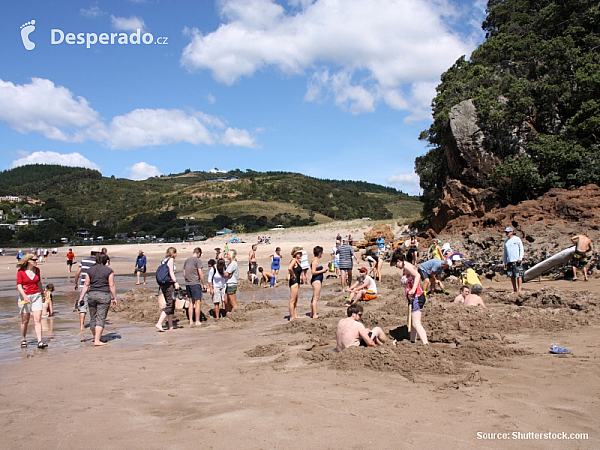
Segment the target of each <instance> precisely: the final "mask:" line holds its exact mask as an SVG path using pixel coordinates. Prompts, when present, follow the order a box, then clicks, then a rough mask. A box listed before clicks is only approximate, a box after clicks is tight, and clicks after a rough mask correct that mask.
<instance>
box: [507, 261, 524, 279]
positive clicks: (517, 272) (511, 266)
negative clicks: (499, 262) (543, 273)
mask: <svg viewBox="0 0 600 450" xmlns="http://www.w3.org/2000/svg"><path fill="white" fill-rule="evenodd" d="M506 276H508V278H523V264H522V263H520V262H516V261H514V262H509V263H506Z"/></svg>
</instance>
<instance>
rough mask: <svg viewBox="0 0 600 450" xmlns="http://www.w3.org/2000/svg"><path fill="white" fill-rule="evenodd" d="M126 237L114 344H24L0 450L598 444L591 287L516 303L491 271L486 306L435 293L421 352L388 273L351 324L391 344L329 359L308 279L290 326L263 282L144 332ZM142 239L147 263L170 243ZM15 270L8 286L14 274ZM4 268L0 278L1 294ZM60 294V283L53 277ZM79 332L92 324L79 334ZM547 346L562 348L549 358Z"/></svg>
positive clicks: (325, 307)
mask: <svg viewBox="0 0 600 450" xmlns="http://www.w3.org/2000/svg"><path fill="white" fill-rule="evenodd" d="M286 231H288V230H286ZM340 232H342V234H345V233H344V230H342V229H340ZM351 232H352V234H353V235H354V236H355V237H359V236H360V237H362V234H359V233H357V232H355V231H353V229H351ZM274 233H275V232H273V233H272V234H271V236H272V237H273V235H274ZM302 233H307V234H305V235H302ZM310 233H313V234H310ZM336 233H337V229H336V230H334V231H333V232H332V231H331V230H319V229H317V230H311V231H310V232H306V231H302V232H300V233H297V234H294V232H293V231H289V232H288V234H287V237H286V238H285V239H284V237H283V236H282V237H281V239H279V243H278V242H277V241H275V244H273V245H270V246H259V252H258V255H259V264H260V265H265V266H266V261H267V258H266V256H267V255H268V254H269V253H270V252H272V251H273V250H274V248H275V246H276V245H280V246H282V247H284V252H282V253H283V255H284V258H283V261H284V267H285V262H286V261H289V257H288V255H289V249H291V246H293V245H295V243H296V241H297V243H300V244H306V243H309V245H310V246H314V245H315V244H316V243H320V242H323V244H326V245H327V247H326V252H328V251H329V250H328V248H329V247H331V245H332V241H333V237H335V234H336ZM346 234H347V232H346ZM254 239H256V237H254ZM273 240H275V239H273ZM219 242H220V243H223V242H224V240H222V239H221V240H219ZM214 246H215V245H214V243H208V245H207V244H201V247H202V248H204V249H205V253H209V256H211V257H212V256H213V255H212V254H213V252H212V251H211V252H209V251H208V249H212V248H214ZM221 246H222V245H221ZM249 246H250V244H241V245H236V246H233V247H234V248H238V247H239V248H240V253H241V256H240V258H239V260H240V267H244V265H243V260H247V253H248V250H249ZM288 246H289V249H286V247H288ZM323 246H324V247H325V245H323ZM122 247H123V248H121V247H119V246H115V247H111V248H109V253H110V254H111V258H112V263H111V264H112V265H113V268H115V269H116V270H117V273H119V271H121V273H122V274H123V279H122V281H121V282H120V283H119V285H120V286H119V289H120V290H121V291H128V290H129V289H130V288H131V289H132V290H131V291H129V292H127V293H125V294H123V295H120V302H121V307H120V308H119V309H120V311H119V312H114V311H111V312H110V313H109V319H110V322H111V323H110V325H109V326H107V329H106V331H105V333H107V334H109V335H110V336H112V338H111V339H110V340H109V345H107V346H104V347H102V348H94V347H93V346H92V345H91V344H90V343H89V342H77V339H76V338H75V337H78V336H80V333H79V331H78V330H75V329H74V330H73V331H72V335H73V336H74V337H73V338H72V341H73V344H69V345H62V346H58V345H51V347H50V348H49V349H48V350H46V351H40V350H37V349H33V348H28V349H27V350H26V351H25V352H23V353H22V356H21V357H20V358H15V359H11V360H5V361H3V362H2V365H1V368H0V380H1V385H2V400H3V401H2V406H1V409H2V417H3V419H2V421H0V424H1V425H0V430H1V431H2V435H3V437H4V439H3V444H2V447H3V448H41V447H50V448H83V447H92V448H103V449H104V448H109V449H110V448H133V449H137V448H140V449H141V448H165V447H166V448H186V449H187V448H197V447H200V448H230V447H232V446H233V447H240V448H252V449H254V448H256V449H258V448H264V449H267V448H292V449H295V448H303V449H305V448H331V449H337V448H343V447H348V448H369V449H370V448H382V449H388V448H390V449H391V448H407V447H414V446H417V447H420V448H425V449H430V448H431V449H437V448H534V449H559V448H560V449H564V448H569V449H570V448H575V449H578V448H581V449H587V448H598V446H599V444H600V442H599V440H600V433H599V432H598V428H599V427H598V425H599V424H598V417H600V405H599V401H600V400H599V399H600V385H598V382H597V380H598V377H599V375H600V367H599V365H598V361H599V356H600V351H599V350H598V346H597V340H598V337H599V336H600V333H599V325H600V319H599V316H598V309H599V298H600V295H599V294H600V283H599V281H598V279H592V280H591V281H590V282H589V283H579V284H578V283H570V282H567V281H544V282H540V283H538V282H534V283H527V284H525V286H524V288H525V293H524V294H522V295H521V296H520V297H518V296H515V295H514V294H510V293H509V292H508V290H509V283H508V282H507V281H505V280H503V281H501V282H491V281H485V282H484V288H485V293H484V296H483V298H484V301H485V302H486V304H487V305H488V309H485V310H484V309H480V308H466V307H464V306H460V305H453V304H450V303H449V301H450V298H448V297H446V296H444V295H443V294H436V295H434V296H432V297H431V298H430V299H428V302H427V304H426V306H425V312H424V316H423V324H424V326H425V328H426V330H427V331H428V336H429V337H430V340H431V343H432V345H431V346H430V347H429V348H424V347H423V346H422V345H420V343H418V344H410V343H409V342H408V341H407V340H405V339H403V337H404V335H405V333H406V312H405V305H404V302H403V301H402V302H401V301H400V288H399V275H398V273H397V272H395V271H394V269H392V268H390V267H389V266H388V267H386V268H385V270H384V281H383V282H382V283H379V284H378V288H379V292H380V295H379V297H378V298H377V299H376V300H374V301H371V302H368V303H363V305H364V308H365V315H364V316H363V321H364V322H365V324H366V325H367V326H368V327H372V326H375V325H378V326H381V327H382V328H383V329H384V331H386V332H387V333H388V334H391V335H392V336H394V337H397V338H398V339H399V342H398V345H397V346H393V345H392V344H391V342H390V343H388V344H386V345H384V346H382V347H379V348H377V349H371V348H356V349H348V350H346V351H344V352H342V353H340V354H337V353H335V352H334V351H333V347H334V345H335V327H336V325H337V322H338V321H339V319H340V318H342V317H343V316H344V314H345V308H344V307H343V306H342V305H343V302H344V299H343V296H342V295H341V293H337V292H335V291H336V290H337V289H339V283H338V282H337V280H335V279H330V280H326V281H325V283H324V291H323V295H322V300H321V302H320V303H319V314H320V319H317V320H311V319H309V318H308V317H306V316H305V314H307V313H308V312H309V310H310V308H309V302H310V297H311V295H312V292H311V288H310V287H309V286H302V288H301V296H300V301H299V315H300V316H301V319H299V320H298V321H295V322H292V323H288V322H287V320H286V319H285V317H286V315H287V298H288V297H287V296H288V292H289V291H288V289H287V286H285V282H284V283H282V284H283V286H282V287H280V288H277V289H274V290H271V289H259V288H254V287H252V286H250V285H248V284H247V283H242V284H241V285H240V292H239V294H238V299H239V301H240V306H241V307H240V311H239V312H237V313H235V314H232V315H230V317H228V318H226V319H220V320H219V321H218V322H216V321H215V320H214V319H213V318H211V317H210V316H209V309H210V306H211V305H210V304H209V302H207V301H206V300H205V301H204V302H203V312H204V313H205V314H206V315H207V316H209V320H208V321H207V322H205V323H204V325H203V326H202V327H191V328H190V327H189V325H188V324H187V323H185V321H184V320H183V314H182V312H181V311H178V313H177V316H178V318H179V319H180V322H179V324H180V325H182V328H178V329H176V330H173V331H170V332H166V333H159V332H156V331H155V329H154V328H153V322H154V321H155V320H156V317H157V316H158V310H157V309H154V305H155V302H156V298H155V297H153V295H154V292H155V288H156V286H155V283H154V281H153V278H152V279H150V278H149V282H150V284H149V286H148V287H146V288H145V287H143V286H133V283H134V281H135V280H134V279H133V278H131V277H127V279H125V276H124V275H126V274H127V273H128V272H130V270H132V267H133V259H134V258H133V259H132V258H131V256H132V255H133V257H134V256H135V254H137V246H122ZM186 247H187V248H186V250H183V249H182V248H181V247H179V246H178V249H179V252H180V256H179V258H178V265H179V266H182V263H183V260H184V258H182V256H184V255H185V256H186V257H187V254H188V253H190V252H191V248H190V247H189V246H187V245H186ZM246 247H247V249H246ZM265 247H266V248H265ZM306 247H308V248H309V249H312V247H309V246H308V245H306ZM145 248H148V254H149V255H151V256H152V257H151V258H150V257H149V259H150V260H151V261H156V264H158V259H159V258H160V257H161V256H162V254H161V253H162V252H164V249H165V246H164V245H163V246H162V247H157V248H153V249H150V247H145ZM188 250H189V251H188ZM309 251H310V250H309ZM75 253H76V255H77V258H78V259H79V255H78V252H77V249H76V252H75ZM205 256H206V255H205ZM5 258H6V257H5ZM54 258H56V262H52V259H51V260H50V262H49V263H46V264H45V265H42V267H41V269H42V275H43V276H44V282H49V281H51V280H52V279H51V274H53V273H54V272H53V271H54V270H56V273H57V274H60V273H61V272H64V271H65V270H66V264H65V263H64V259H63V258H64V255H62V258H61V255H60V254H59V256H58V257H54ZM119 258H123V259H122V260H120V259H119ZM325 259H328V258H325ZM59 260H60V261H59ZM0 261H1V260H0ZM54 265H56V267H54ZM154 265H155V264H154V263H149V266H150V267H153V266H154ZM284 271H285V270H284ZM10 272H11V277H10V282H11V283H14V281H13V280H12V277H13V276H14V269H11V271H10ZM46 274H48V275H46ZM57 276H58V275H57ZM63 276H64V275H63ZM5 278H6V280H5ZM8 278H9V277H3V276H1V275H0V283H1V284H3V285H4V284H5V283H6V286H7V288H8V283H9V279H8ZM52 281H54V280H52ZM63 289H64V290H65V292H66V290H67V289H71V287H70V285H68V284H66V283H63V287H61V288H60V290H63ZM449 289H450V291H451V292H452V294H453V295H452V297H454V295H456V291H458V285H457V284H452V283H449ZM6 293H7V294H8V291H6ZM65 295H67V294H65ZM516 303H519V304H521V306H516ZM153 310H154V315H153V314H152V312H153ZM141 312H144V316H143V317H140V314H141ZM66 314H70V313H68V312H67V313H66ZM59 317H60V316H59ZM3 320H4V319H3ZM56 323H57V319H55V324H56ZM14 324H15V326H18V323H17V322H14ZM55 326H56V325H55ZM61 332H64V331H61ZM30 335H31V336H33V334H32V330H31V331H30ZM90 336H91V334H90V333H89V331H88V332H86V333H84V334H83V336H82V337H84V338H89V337H90ZM117 336H118V337H117ZM553 342H555V343H558V344H560V345H561V346H563V347H567V348H569V349H570V350H571V351H572V354H571V355H551V354H549V353H548V349H549V347H550V344H551V343H553ZM15 345H18V342H16V343H15ZM19 351H20V349H19ZM518 432H521V433H523V436H522V437H527V435H526V433H548V432H551V433H562V432H565V433H567V434H569V433H587V434H588V439H578V440H568V441H566V440H564V439H515V438H516V437H519V436H517V435H516V434H515V435H513V434H512V433H518ZM478 433H485V434H480V435H479V437H486V438H487V439H479V438H478ZM492 433H508V437H509V439H506V440H500V439H498V438H497V436H496V439H491V434H492ZM542 437H543V436H542ZM549 437H552V436H549ZM555 437H558V436H555ZM560 437H562V435H561V436H560Z"/></svg>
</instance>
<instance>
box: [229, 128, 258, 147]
mask: <svg viewBox="0 0 600 450" xmlns="http://www.w3.org/2000/svg"><path fill="white" fill-rule="evenodd" d="M221 143H223V144H225V145H234V146H236V147H248V148H260V146H258V145H257V144H256V142H254V139H253V138H252V137H251V136H250V133H248V131H246V130H240V129H238V128H227V130H225V133H224V134H223V136H222V137H221Z"/></svg>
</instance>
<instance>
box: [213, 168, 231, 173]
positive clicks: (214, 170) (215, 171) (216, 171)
mask: <svg viewBox="0 0 600 450" xmlns="http://www.w3.org/2000/svg"><path fill="white" fill-rule="evenodd" d="M208 173H227V171H226V170H219V169H217V168H216V167H215V168H214V169H210V170H209V171H208Z"/></svg>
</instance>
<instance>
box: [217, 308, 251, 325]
mask: <svg viewBox="0 0 600 450" xmlns="http://www.w3.org/2000/svg"><path fill="white" fill-rule="evenodd" d="M219 320H229V321H231V322H250V321H251V320H252V317H250V316H249V315H248V314H247V313H246V311H244V310H242V309H238V310H237V311H232V312H228V313H227V315H226V316H225V317H224V318H222V319H219Z"/></svg>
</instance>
